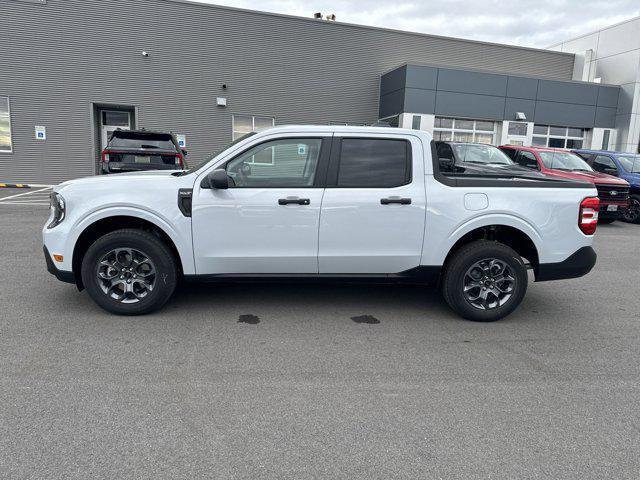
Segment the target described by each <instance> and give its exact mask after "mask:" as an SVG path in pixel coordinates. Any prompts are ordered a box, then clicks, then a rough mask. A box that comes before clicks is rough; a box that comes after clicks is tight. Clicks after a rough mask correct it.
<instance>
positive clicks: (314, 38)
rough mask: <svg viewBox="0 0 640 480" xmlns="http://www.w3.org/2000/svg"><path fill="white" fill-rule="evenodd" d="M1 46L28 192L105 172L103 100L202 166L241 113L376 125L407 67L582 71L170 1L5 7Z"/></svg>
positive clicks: (16, 172) (9, 159)
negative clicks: (221, 99) (180, 144)
mask: <svg viewBox="0 0 640 480" xmlns="http://www.w3.org/2000/svg"><path fill="white" fill-rule="evenodd" d="M0 44H1V45H3V48H4V49H5V57H4V58H5V60H3V62H2V63H3V66H2V67H1V68H0V95H8V96H10V97H11V111H12V112H11V113H12V128H13V146H14V153H13V154H11V155H1V154H0V180H4V181H24V182H52V183H53V182H58V181H61V180H65V179H69V178H74V177H80V176H86V175H91V174H93V173H94V172H95V165H94V162H95V152H94V144H93V143H92V140H93V135H94V132H93V126H92V124H91V111H92V104H93V103H100V104H120V105H131V106H135V107H137V109H138V118H137V124H138V126H143V127H146V128H150V129H163V130H172V131H174V132H177V133H183V134H186V135H187V142H188V145H187V148H188V150H189V161H190V163H191V164H197V163H200V162H201V161H204V160H205V159H206V158H207V154H208V153H209V152H212V151H215V150H217V149H219V148H221V147H222V146H224V145H225V144H226V143H228V142H229V141H230V140H231V115H232V114H234V113H235V114H251V115H264V116H274V117H275V118H276V123H277V124H285V123H323V124H326V123H328V122H330V121H336V122H337V121H342V122H365V123H371V122H374V121H375V120H376V119H377V113H378V101H379V95H378V85H379V77H380V74H381V73H383V72H385V71H388V70H390V69H392V68H394V67H396V66H398V65H400V64H403V63H407V62H409V63H414V64H421V63H427V64H437V65H445V66H454V67H463V68H482V69H485V70H492V71H496V72H499V73H517V74H522V75H535V76H542V77H549V78H556V79H570V78H571V74H572V70H573V56H571V55H567V54H562V53H559V52H550V51H536V50H530V49H521V48H516V47H509V46H501V45H490V44H482V43H477V42H468V41H462V40H458V39H447V38H441V37H430V36H424V35H416V34H411V33H403V32H395V31H387V30H377V29H371V28H360V27H357V26H350V25H341V24H340V23H327V22H323V21H307V20H305V19H296V18H290V17H282V16H275V15H266V14H261V13H257V12H247V11H241V10H234V9H227V8H222V7H213V6H210V5H197V4H185V3H177V2H171V1H166V0H137V1H135V2H131V1H129V0H48V2H47V4H46V5H38V4H33V3H25V2H15V1H3V2H1V3H0ZM142 50H147V51H148V52H150V57H149V58H143V57H142V55H141V52H142ZM223 83H226V84H227V85H228V89H227V90H223V89H222V87H221V85H222V84H223ZM216 96H225V97H227V98H228V107H227V108H220V107H217V106H216V105H215V100H216ZM35 125H45V126H46V127H47V140H46V142H38V141H36V140H35V139H34V126H35Z"/></svg>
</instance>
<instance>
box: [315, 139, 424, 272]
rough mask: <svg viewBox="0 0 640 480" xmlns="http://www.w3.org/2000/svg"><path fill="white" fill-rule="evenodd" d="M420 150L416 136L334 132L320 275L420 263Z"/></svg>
mask: <svg viewBox="0 0 640 480" xmlns="http://www.w3.org/2000/svg"><path fill="white" fill-rule="evenodd" d="M426 148H428V145H427V146H426ZM422 151H423V146H422V144H421V142H420V140H419V139H418V138H416V137H411V140H410V141H408V140H406V137H405V138H402V137H394V136H393V135H388V134H386V135H379V136H377V137H369V136H368V137H367V138H358V136H357V135H353V136H341V137H339V136H337V135H336V137H335V138H334V142H333V147H332V149H331V163H330V167H329V173H328V176H327V188H326V190H325V194H324V198H323V201H322V213H321V220H320V240H319V253H318V263H319V271H320V273H321V274H387V273H400V272H404V271H406V270H410V269H412V268H415V267H417V266H419V265H420V258H421V255H422V243H423V238H424V230H425V213H426V212H425V203H426V198H425V187H424V185H425V184H424V161H423V155H422Z"/></svg>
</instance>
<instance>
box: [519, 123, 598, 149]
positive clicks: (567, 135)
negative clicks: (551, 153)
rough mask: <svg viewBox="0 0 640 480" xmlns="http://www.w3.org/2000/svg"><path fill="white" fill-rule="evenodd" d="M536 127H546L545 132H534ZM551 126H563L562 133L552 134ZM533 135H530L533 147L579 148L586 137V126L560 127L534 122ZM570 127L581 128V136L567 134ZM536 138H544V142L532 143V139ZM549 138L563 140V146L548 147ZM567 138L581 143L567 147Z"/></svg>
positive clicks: (555, 126) (553, 126)
mask: <svg viewBox="0 0 640 480" xmlns="http://www.w3.org/2000/svg"><path fill="white" fill-rule="evenodd" d="M536 127H538V128H540V127H546V129H547V132H546V133H545V134H542V133H535V128H536ZM552 128H564V135H552V134H551V129H552ZM533 129H534V130H533V135H532V137H531V145H532V146H534V147H545V148H561V149H563V150H573V149H580V148H584V142H585V138H586V130H587V129H586V128H580V127H562V126H559V125H544V124H538V123H536V124H534V126H533ZM571 129H579V130H582V137H575V136H573V135H569V130H571ZM536 138H544V139H545V143H544V145H539V144H536V143H533V141H534V139H536ZM551 139H555V140H562V142H563V145H564V146H563V147H549V141H550V140H551ZM569 140H580V142H581V145H580V147H575V146H573V147H567V142H568V141H569Z"/></svg>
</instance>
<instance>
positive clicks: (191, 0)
mask: <svg viewBox="0 0 640 480" xmlns="http://www.w3.org/2000/svg"><path fill="white" fill-rule="evenodd" d="M155 1H158V2H170V3H182V4H186V5H194V6H199V7H204V8H217V9H221V10H227V11H235V12H242V13H249V14H254V15H266V16H271V17H279V18H288V19H293V20H302V21H305V22H309V23H315V24H318V23H319V24H324V25H331V26H345V27H351V28H359V29H366V30H375V31H382V32H392V33H401V34H405V35H414V36H418V37H427V38H438V39H443V40H450V41H455V42H461V43H475V44H481V45H492V46H495V47H503V48H511V49H516V50H525V51H530V52H538V53H543V52H544V53H547V54H552V55H558V56H571V57H573V56H574V54H573V53H569V52H560V51H557V50H548V49H547V48H535V47H524V46H521V45H512V44H508V43H497V42H485V41H482V40H472V39H467V38H460V37H447V36H445V35H434V34H431V33H421V32H412V31H408V30H399V29H396V28H386V27H374V26H371V25H361V24H358V23H347V22H333V21H326V20H319V19H315V18H311V17H309V18H307V17H300V16H298V15H289V14H286V13H276V12H264V11H261V10H251V9H248V8H239V7H230V6H227V5H217V4H215V3H204V2H203V1H199V0H155Z"/></svg>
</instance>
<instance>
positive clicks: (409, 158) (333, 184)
mask: <svg viewBox="0 0 640 480" xmlns="http://www.w3.org/2000/svg"><path fill="white" fill-rule="evenodd" d="M343 140H391V141H394V142H404V144H405V152H406V162H407V165H406V167H407V168H406V170H405V181H404V183H402V184H400V185H394V186H392V187H388V186H371V185H367V186H352V187H350V186H342V185H338V175H339V173H340V160H341V156H342V141H343ZM326 179H327V182H326V188H341V189H346V188H355V189H366V188H369V189H389V188H398V187H404V186H406V185H410V184H411V183H412V182H413V148H412V145H411V141H409V140H408V139H406V138H399V137H378V136H375V137H368V136H366V135H356V136H334V137H333V141H332V142H331V160H330V162H329V169H328V172H327V177H326Z"/></svg>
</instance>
